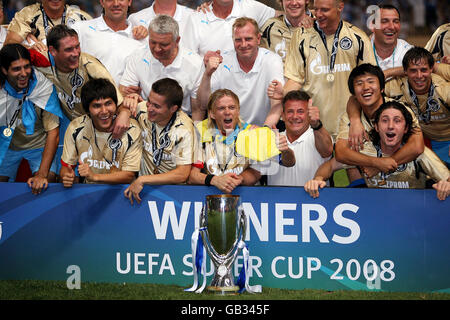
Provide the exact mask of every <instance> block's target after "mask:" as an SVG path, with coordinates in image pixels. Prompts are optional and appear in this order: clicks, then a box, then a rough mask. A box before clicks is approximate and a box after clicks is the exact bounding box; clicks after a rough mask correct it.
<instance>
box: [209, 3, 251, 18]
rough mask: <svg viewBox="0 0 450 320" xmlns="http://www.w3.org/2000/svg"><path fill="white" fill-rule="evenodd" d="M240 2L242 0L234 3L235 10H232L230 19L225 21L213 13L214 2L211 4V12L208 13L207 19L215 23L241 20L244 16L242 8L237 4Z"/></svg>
mask: <svg viewBox="0 0 450 320" xmlns="http://www.w3.org/2000/svg"><path fill="white" fill-rule="evenodd" d="M240 1H241V0H234V1H233V9H232V10H231V13H230V14H229V15H228V17H226V18H225V19H222V18H218V17H216V15H215V14H214V12H213V8H212V2H211V4H210V5H209V10H210V11H209V12H206V18H207V19H208V21H210V22H213V21H215V20H229V19H233V18H239V17H241V16H242V14H241V7H240V6H239V5H238V4H237V2H240Z"/></svg>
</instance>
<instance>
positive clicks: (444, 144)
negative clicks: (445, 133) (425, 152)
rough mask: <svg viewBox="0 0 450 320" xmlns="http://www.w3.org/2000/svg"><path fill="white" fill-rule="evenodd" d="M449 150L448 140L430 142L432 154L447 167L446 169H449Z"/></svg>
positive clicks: (449, 143)
mask: <svg viewBox="0 0 450 320" xmlns="http://www.w3.org/2000/svg"><path fill="white" fill-rule="evenodd" d="M449 148H450V140H449V141H434V140H431V149H433V151H434V153H436V154H437V155H438V157H439V158H440V159H441V160H442V161H443V162H444V163H445V164H446V165H447V168H450V157H449V155H448V152H449Z"/></svg>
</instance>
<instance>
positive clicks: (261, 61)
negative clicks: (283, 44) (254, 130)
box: [211, 48, 284, 126]
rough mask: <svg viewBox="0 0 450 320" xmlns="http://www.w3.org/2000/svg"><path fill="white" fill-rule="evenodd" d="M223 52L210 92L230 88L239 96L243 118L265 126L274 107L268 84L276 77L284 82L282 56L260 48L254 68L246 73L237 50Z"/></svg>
mask: <svg viewBox="0 0 450 320" xmlns="http://www.w3.org/2000/svg"><path fill="white" fill-rule="evenodd" d="M222 56H223V61H222V63H221V64H220V65H219V67H218V68H217V70H216V71H215V72H214V73H213V74H212V76H211V93H212V92H214V91H215V90H217V89H230V90H231V91H233V92H234V93H235V94H236V95H237V96H238V97H239V102H240V105H241V108H240V109H241V110H240V111H241V112H240V115H241V118H242V120H244V121H245V122H247V123H251V124H255V125H259V126H262V125H263V124H264V121H265V120H266V117H267V114H268V113H269V111H270V107H271V106H270V99H269V97H268V96H267V88H268V86H269V84H270V83H271V81H272V80H274V79H276V80H278V81H280V82H281V83H283V84H284V77H283V62H282V60H281V57H280V56H279V55H277V54H276V53H273V52H272V51H269V50H267V49H264V48H259V49H258V56H257V57H256V61H255V64H254V65H253V68H252V70H250V71H249V72H248V73H245V72H244V71H242V69H241V68H240V66H239V62H238V60H237V57H236V51H234V50H233V51H228V52H226V53H224V54H222Z"/></svg>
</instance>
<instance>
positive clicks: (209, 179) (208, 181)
mask: <svg viewBox="0 0 450 320" xmlns="http://www.w3.org/2000/svg"><path fill="white" fill-rule="evenodd" d="M212 178H214V175H213V174H208V175H207V176H206V178H205V186H210V185H211V180H212Z"/></svg>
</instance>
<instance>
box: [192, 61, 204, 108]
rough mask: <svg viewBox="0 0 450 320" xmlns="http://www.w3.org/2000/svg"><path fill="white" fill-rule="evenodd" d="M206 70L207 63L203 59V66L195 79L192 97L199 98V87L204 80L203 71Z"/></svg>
mask: <svg viewBox="0 0 450 320" xmlns="http://www.w3.org/2000/svg"><path fill="white" fill-rule="evenodd" d="M204 72H205V65H204V64H203V59H202V62H201V68H199V71H198V73H197V75H196V77H195V79H194V85H193V87H192V92H191V98H193V99H197V92H198V87H200V83H201V82H202V77H203V73H204Z"/></svg>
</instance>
